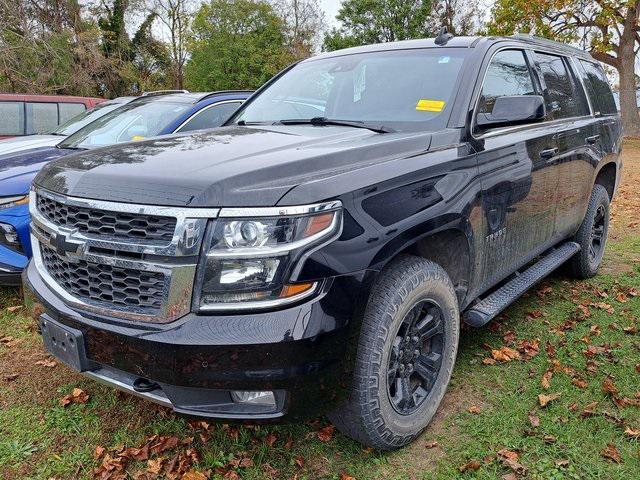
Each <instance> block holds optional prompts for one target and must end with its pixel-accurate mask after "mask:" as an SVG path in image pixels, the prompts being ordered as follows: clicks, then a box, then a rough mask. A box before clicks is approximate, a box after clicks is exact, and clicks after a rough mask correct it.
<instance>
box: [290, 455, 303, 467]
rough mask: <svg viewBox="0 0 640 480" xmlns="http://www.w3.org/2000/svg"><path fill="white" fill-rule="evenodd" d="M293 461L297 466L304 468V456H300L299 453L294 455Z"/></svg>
mask: <svg viewBox="0 0 640 480" xmlns="http://www.w3.org/2000/svg"><path fill="white" fill-rule="evenodd" d="M293 461H294V462H295V464H296V465H297V466H298V467H300V468H304V458H302V457H301V456H300V455H296V456H295V457H293Z"/></svg>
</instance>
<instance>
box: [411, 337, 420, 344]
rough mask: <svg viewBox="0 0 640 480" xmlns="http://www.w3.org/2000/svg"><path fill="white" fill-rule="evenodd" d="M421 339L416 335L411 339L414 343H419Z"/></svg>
mask: <svg viewBox="0 0 640 480" xmlns="http://www.w3.org/2000/svg"><path fill="white" fill-rule="evenodd" d="M419 340H420V339H419V338H418V337H417V336H415V337H413V338H412V339H411V341H412V342H413V343H418V341H419Z"/></svg>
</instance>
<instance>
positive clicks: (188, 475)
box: [182, 469, 209, 480]
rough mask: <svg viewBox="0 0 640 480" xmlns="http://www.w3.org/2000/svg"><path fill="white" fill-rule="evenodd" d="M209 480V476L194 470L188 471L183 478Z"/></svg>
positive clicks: (185, 479) (187, 479) (186, 479)
mask: <svg viewBox="0 0 640 480" xmlns="http://www.w3.org/2000/svg"><path fill="white" fill-rule="evenodd" d="M208 478H209V475H207V474H205V473H203V472H199V471H197V470H193V469H191V470H188V471H187V472H186V473H185V474H184V475H183V476H182V480H207V479H208Z"/></svg>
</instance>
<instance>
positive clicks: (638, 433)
mask: <svg viewBox="0 0 640 480" xmlns="http://www.w3.org/2000/svg"><path fill="white" fill-rule="evenodd" d="M624 433H626V434H627V436H629V437H631V438H635V439H636V440H637V439H640V429H635V428H631V427H626V428H625V429H624Z"/></svg>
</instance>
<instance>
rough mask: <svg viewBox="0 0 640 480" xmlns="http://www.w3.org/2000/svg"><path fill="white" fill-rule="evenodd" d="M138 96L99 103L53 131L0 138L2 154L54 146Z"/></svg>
mask: <svg viewBox="0 0 640 480" xmlns="http://www.w3.org/2000/svg"><path fill="white" fill-rule="evenodd" d="M135 98H138V97H118V98H114V99H113V100H107V101H106V102H102V103H99V104H98V105H96V106H95V107H93V108H91V109H89V110H85V111H84V112H82V113H79V114H78V115H76V116H75V117H73V118H70V119H69V120H67V121H66V122H64V123H62V124H60V125H58V126H57V127H56V128H54V129H53V130H52V131H50V132H48V133H42V134H33V135H24V136H21V137H13V138H7V139H5V140H0V155H6V154H7V153H15V152H19V151H22V150H30V149H34V148H43V147H53V146H55V145H57V144H58V143H60V142H61V141H62V140H64V139H65V138H66V137H68V136H69V135H71V134H73V133H75V132H77V131H78V130H80V129H81V128H82V127H84V126H86V125H88V124H90V123H91V122H93V121H94V120H97V119H98V118H100V117H102V116H103V115H106V114H107V113H109V112H111V111H112V110H115V109H116V108H118V107H119V106H120V105H123V104H125V103H127V102H130V101H131V100H134V99H135Z"/></svg>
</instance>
